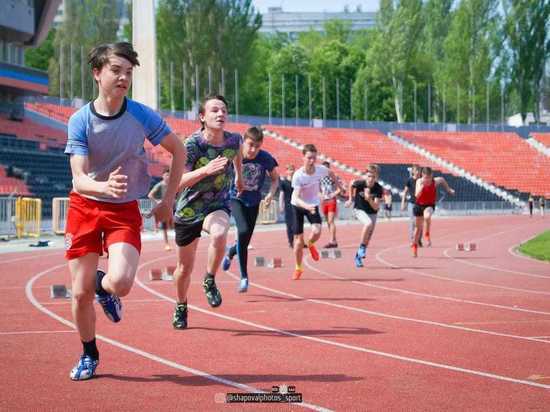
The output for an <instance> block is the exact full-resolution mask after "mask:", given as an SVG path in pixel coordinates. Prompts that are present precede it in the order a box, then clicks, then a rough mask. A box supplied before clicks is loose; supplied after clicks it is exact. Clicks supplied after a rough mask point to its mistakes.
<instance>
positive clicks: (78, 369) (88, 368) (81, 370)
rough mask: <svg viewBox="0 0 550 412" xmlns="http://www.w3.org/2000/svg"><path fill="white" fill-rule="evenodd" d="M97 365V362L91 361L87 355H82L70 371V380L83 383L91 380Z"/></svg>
mask: <svg viewBox="0 0 550 412" xmlns="http://www.w3.org/2000/svg"><path fill="white" fill-rule="evenodd" d="M98 363H99V360H97V359H92V358H91V357H90V356H89V355H82V356H81V357H80V359H79V360H78V363H77V364H76V365H75V367H74V368H73V369H72V370H71V375H70V376H71V379H72V380H73V381H84V380H86V379H91V378H93V376H94V375H95V369H96V368H97V364H98Z"/></svg>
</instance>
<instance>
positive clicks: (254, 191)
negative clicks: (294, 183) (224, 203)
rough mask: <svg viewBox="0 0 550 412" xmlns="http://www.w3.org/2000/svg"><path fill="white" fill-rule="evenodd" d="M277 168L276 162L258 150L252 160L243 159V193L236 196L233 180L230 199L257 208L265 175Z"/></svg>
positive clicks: (267, 154) (263, 151)
mask: <svg viewBox="0 0 550 412" xmlns="http://www.w3.org/2000/svg"><path fill="white" fill-rule="evenodd" d="M277 166H278V164H277V161H276V160H275V159H274V158H273V156H271V155H270V154H269V153H268V152H266V151H265V150H260V151H259V152H258V155H257V156H256V157H255V158H254V159H243V184H244V191H243V192H242V193H241V195H240V196H237V188H236V187H235V180H233V182H232V184H231V191H230V196H231V199H238V200H240V201H241V202H243V203H244V205H245V206H247V207H252V206H257V205H259V204H260V202H261V201H262V191H261V190H262V187H263V185H264V181H265V177H266V174H267V173H271V172H272V171H273V169H274V168H276V167H277Z"/></svg>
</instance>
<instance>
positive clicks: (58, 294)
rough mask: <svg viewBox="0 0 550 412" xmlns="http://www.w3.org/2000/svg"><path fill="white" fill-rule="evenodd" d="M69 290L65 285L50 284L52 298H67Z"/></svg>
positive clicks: (69, 294) (69, 295)
mask: <svg viewBox="0 0 550 412" xmlns="http://www.w3.org/2000/svg"><path fill="white" fill-rule="evenodd" d="M70 297H71V291H70V290H69V289H67V287H66V286H65V285H51V286H50V298H52V299H69V298H70Z"/></svg>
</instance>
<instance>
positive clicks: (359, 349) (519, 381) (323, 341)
mask: <svg viewBox="0 0 550 412" xmlns="http://www.w3.org/2000/svg"><path fill="white" fill-rule="evenodd" d="M160 259H162V258H160ZM148 263H150V262H146V263H144V265H146V264H148ZM136 283H137V284H138V285H139V286H140V287H142V288H143V289H145V290H146V291H148V292H149V293H151V294H153V295H155V296H158V297H159V298H162V299H165V300H166V301H167V302H170V303H173V304H175V303H176V301H175V299H173V298H171V297H169V296H166V295H163V294H162V293H160V292H157V291H156V290H154V289H151V288H150V287H148V286H147V285H145V284H144V283H143V282H141V281H140V280H139V278H138V277H136ZM188 306H189V307H190V308H191V309H193V310H195V311H197V312H200V313H204V314H206V315H209V316H214V317H217V318H220V319H224V320H228V321H231V322H236V323H240V324H242V325H246V326H251V327H253V328H256V329H261V330H266V331H269V332H274V333H277V334H280V335H285V336H292V337H295V338H300V339H304V340H308V341H312V342H316V343H321V344H324V345H329V346H335V347H339V348H343V349H348V350H352V351H356V352H363V353H368V354H371V355H376V356H381V357H384V358H389V359H394V360H399V361H404V362H408V363H414V364H419V365H423V366H430V367H434V368H439V369H444V370H449V371H454V372H461V373H465V374H469V375H475V376H481V377H484V378H489V379H495V380H499V381H504V382H511V383H516V384H521V385H527V386H536V387H538V388H543V389H550V385H544V384H540V383H535V382H530V381H526V380H523V379H516V378H511V377H509V376H503V375H497V374H494V373H489V372H483V371H478V370H474V369H467V368H461V367H458V366H453V365H447V364H443V363H437V362H431V361H426V360H423V359H418V358H411V357H407V356H401V355H396V354H393V353H389V352H382V351H378V350H374V349H368V348H364V347H360V346H355V345H349V344H345V343H341V342H335V341H331V340H328V339H323V338H317V337H313V336H308V335H302V334H299V333H294V332H289V331H286V330H283V329H277V328H274V327H271V326H267V325H262V324H259V323H255V322H250V321H247V320H244V319H240V318H236V317H233V316H228V315H223V314H221V313H216V312H213V311H211V310H207V309H203V308H201V307H198V306H194V305H188Z"/></svg>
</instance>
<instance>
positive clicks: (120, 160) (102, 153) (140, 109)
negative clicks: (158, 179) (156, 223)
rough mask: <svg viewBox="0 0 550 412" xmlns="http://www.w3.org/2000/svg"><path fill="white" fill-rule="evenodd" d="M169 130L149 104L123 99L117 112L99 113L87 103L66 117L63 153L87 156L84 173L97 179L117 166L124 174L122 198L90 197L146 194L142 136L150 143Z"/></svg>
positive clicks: (127, 198)
mask: <svg viewBox="0 0 550 412" xmlns="http://www.w3.org/2000/svg"><path fill="white" fill-rule="evenodd" d="M171 132H172V131H171V130H170V128H169V127H168V126H167V124H166V122H165V121H164V119H163V118H162V117H160V115H159V114H158V113H156V112H154V111H153V110H152V109H150V108H149V107H147V106H145V105H143V104H141V103H138V102H135V101H133V100H131V99H124V103H123V105H122V108H121V109H120V112H119V113H117V114H116V115H114V116H103V115H101V114H99V113H97V112H96V111H95V108H94V105H93V102H90V103H88V104H87V105H86V106H84V107H82V108H81V109H80V110H78V111H77V112H76V113H74V114H73V115H72V116H71V118H70V119H69V127H68V135H69V136H68V140H67V146H66V148H65V153H67V154H71V155H81V156H87V157H88V162H89V163H88V164H89V171H88V175H89V176H90V177H91V178H92V179H94V180H97V181H106V180H107V179H108V178H109V174H110V173H111V172H112V171H113V170H115V169H116V168H117V167H119V166H120V167H121V168H122V170H121V172H120V173H121V174H123V175H126V176H128V192H127V193H126V195H125V196H124V197H122V198H119V199H115V198H112V197H93V196H86V197H89V198H91V199H95V200H100V201H102V202H110V203H124V202H129V201H132V200H136V199H139V198H140V197H143V196H145V195H146V194H147V191H148V190H149V186H150V183H151V182H150V181H151V176H149V173H148V170H147V156H146V154H145V148H144V147H143V144H144V142H145V139H147V140H149V141H150V142H151V144H152V145H153V146H156V145H158V144H159V143H160V142H161V141H162V139H163V138H164V137H165V136H166V135H168V134H170V133H171Z"/></svg>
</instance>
